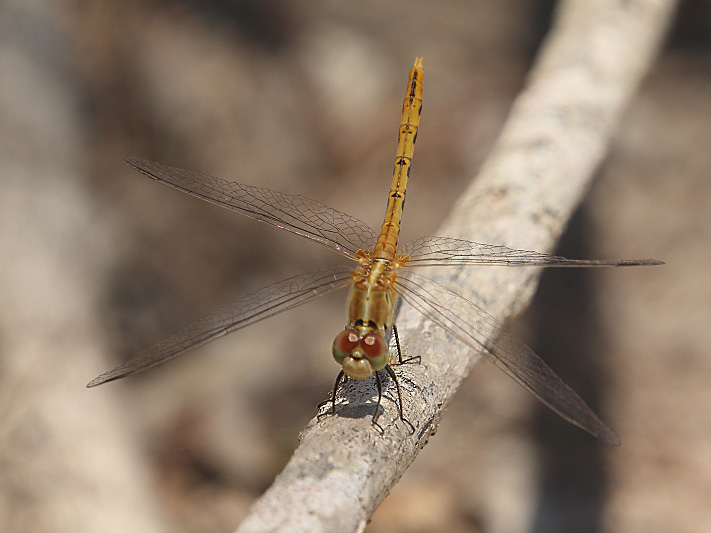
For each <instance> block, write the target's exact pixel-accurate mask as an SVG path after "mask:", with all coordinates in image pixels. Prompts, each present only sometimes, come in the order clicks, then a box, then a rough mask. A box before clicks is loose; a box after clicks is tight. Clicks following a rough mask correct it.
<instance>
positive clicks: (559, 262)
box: [402, 237, 663, 267]
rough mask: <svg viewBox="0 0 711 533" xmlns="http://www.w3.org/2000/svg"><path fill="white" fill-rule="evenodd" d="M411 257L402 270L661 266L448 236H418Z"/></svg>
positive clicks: (653, 262) (646, 261) (649, 261)
mask: <svg viewBox="0 0 711 533" xmlns="http://www.w3.org/2000/svg"><path fill="white" fill-rule="evenodd" d="M402 253H403V254H405V255H408V256H410V260H409V261H408V262H407V263H405V264H404V265H403V267H423V266H433V265H436V266H442V265H489V266H496V265H499V266H544V267H602V266H640V265H661V264H663V263H662V261H657V260H655V259H611V260H607V259H601V260H598V259H568V258H566V257H560V256H557V255H548V254H543V253H540V252H533V251H530V250H516V249H514V248H508V247H506V246H500V245H493V244H482V243H479V242H473V241H465V240H461V239H453V238H450V237H420V238H417V239H415V240H413V241H410V242H408V243H407V244H406V245H405V246H403V247H402Z"/></svg>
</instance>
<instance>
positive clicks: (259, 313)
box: [87, 266, 351, 387]
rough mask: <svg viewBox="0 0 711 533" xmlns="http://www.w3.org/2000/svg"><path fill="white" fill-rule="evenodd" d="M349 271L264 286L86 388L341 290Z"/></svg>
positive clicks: (340, 269) (338, 269)
mask: <svg viewBox="0 0 711 533" xmlns="http://www.w3.org/2000/svg"><path fill="white" fill-rule="evenodd" d="M350 270H351V269H350V268H349V267H348V266H339V267H336V268H331V269H327V270H321V271H319V272H311V273H309V274H304V275H300V276H294V277H292V278H289V279H285V280H284V281H280V282H279V283H274V284H272V285H267V286H266V287H264V288H262V289H260V290H259V291H257V292H255V293H252V294H250V295H248V296H245V297H244V298H242V299H240V300H237V301H236V302H235V303H233V304H232V305H228V306H227V307H223V308H222V309H220V310H218V311H217V312H216V313H214V314H212V315H210V316H208V317H206V318H203V319H201V320H198V321H197V322H194V323H193V324H191V325H189V326H187V327H186V328H184V329H182V330H180V331H179V332H177V333H175V334H174V335H172V336H170V337H168V338H167V339H165V340H162V341H160V342H158V343H156V344H154V345H153V346H151V347H150V348H148V349H146V350H145V351H143V352H141V353H140V354H138V355H137V356H136V357H134V358H133V359H131V360H129V361H127V362H126V363H124V364H122V365H119V366H117V367H116V368H114V369H113V370H110V371H108V372H105V373H104V374H101V375H100V376H98V377H97V378H95V379H93V380H91V381H90V382H89V383H88V384H87V387H96V386H97V385H101V384H102V383H106V382H108V381H114V380H116V379H120V378H123V377H125V376H128V375H129V374H133V373H134V372H138V371H140V370H145V369H146V368H150V367H152V366H155V365H157V364H159V363H162V362H164V361H167V360H168V359H171V358H173V357H175V356H177V355H180V354H181V353H183V352H185V351H187V350H190V349H192V348H195V347H197V346H200V345H202V344H205V343H207V342H210V341H213V340H215V339H217V338H219V337H222V336H223V335H227V334H228V333H231V332H232V331H235V330H238V329H241V328H244V327H246V326H249V325H250V324H254V323H255V322H259V321H260V320H264V319H265V318H269V317H271V316H274V315H276V314H277V313H281V312H283V311H288V310H289V309H292V308H294V307H297V306H299V305H302V304H305V303H306V302H309V301H311V300H313V299H315V298H318V297H319V296H321V295H323V294H326V293H328V292H331V291H334V290H337V289H340V288H342V287H345V286H347V285H349V284H350Z"/></svg>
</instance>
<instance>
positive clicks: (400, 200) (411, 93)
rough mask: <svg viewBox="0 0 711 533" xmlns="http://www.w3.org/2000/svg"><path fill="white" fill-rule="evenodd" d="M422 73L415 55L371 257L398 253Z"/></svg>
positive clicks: (391, 256)
mask: <svg viewBox="0 0 711 533" xmlns="http://www.w3.org/2000/svg"><path fill="white" fill-rule="evenodd" d="M424 75H425V74H424V70H423V69H422V58H421V57H418V58H417V59H415V65H414V66H413V67H412V70H411V71H410V78H409V79H408V81H407V94H406V95H405V100H404V101H403V104H402V121H401V123H400V130H399V133H398V144H397V154H396V156H395V170H394V171H393V183H392V187H391V188H390V196H389V197H388V205H387V208H386V210H385V221H384V222H383V226H382V228H381V229H380V235H379V236H378V241H377V243H376V244H375V248H374V250H373V257H374V258H377V259H391V260H392V259H394V258H395V253H396V252H397V245H398V236H399V234H400V221H401V220H402V213H403V210H404V209H405V192H406V189H407V178H408V177H409V176H410V165H411V163H412V155H413V153H414V151H415V142H416V141H417V129H418V127H419V124H420V114H421V113H422V94H423V90H422V87H423V86H422V80H423V78H424Z"/></svg>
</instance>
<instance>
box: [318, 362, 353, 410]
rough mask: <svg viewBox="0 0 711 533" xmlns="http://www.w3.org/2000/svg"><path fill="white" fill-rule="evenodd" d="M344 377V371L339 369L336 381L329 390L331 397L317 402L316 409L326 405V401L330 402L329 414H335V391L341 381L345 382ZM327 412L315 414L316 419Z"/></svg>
mask: <svg viewBox="0 0 711 533" xmlns="http://www.w3.org/2000/svg"><path fill="white" fill-rule="evenodd" d="M346 379H348V378H347V377H346V373H345V372H344V371H343V370H341V371H340V372H339V373H338V376H336V383H335V384H334V385H333V391H332V392H331V399H330V400H325V401H323V402H321V403H320V404H318V409H320V408H321V407H323V406H324V405H326V404H327V403H329V402H331V412H330V414H332V415H335V414H336V393H337V392H338V387H339V386H340V385H341V382H343V383H345V382H346ZM326 414H327V413H321V414H320V415H318V416H317V418H318V419H320V418H321V417H322V416H325V415H326Z"/></svg>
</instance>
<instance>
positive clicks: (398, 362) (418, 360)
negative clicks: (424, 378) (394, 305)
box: [393, 324, 422, 365]
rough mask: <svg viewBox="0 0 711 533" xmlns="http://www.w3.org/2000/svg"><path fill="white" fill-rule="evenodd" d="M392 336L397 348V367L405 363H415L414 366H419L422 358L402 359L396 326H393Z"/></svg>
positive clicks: (416, 356)
mask: <svg viewBox="0 0 711 533" xmlns="http://www.w3.org/2000/svg"><path fill="white" fill-rule="evenodd" d="M393 334H394V335H395V346H396V347H397V363H396V364H398V365H404V364H406V363H412V362H415V363H416V364H418V365H419V364H420V363H421V362H422V357H420V356H419V355H414V356H412V357H408V358H407V359H403V358H402V348H401V347H400V336H399V335H398V333H397V326H396V325H395V324H393Z"/></svg>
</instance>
